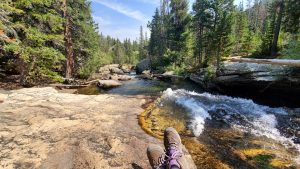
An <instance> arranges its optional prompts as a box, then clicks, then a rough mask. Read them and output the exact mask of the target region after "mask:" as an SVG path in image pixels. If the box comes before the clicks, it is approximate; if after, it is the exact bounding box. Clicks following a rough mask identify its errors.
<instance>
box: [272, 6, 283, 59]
mask: <svg viewBox="0 0 300 169" xmlns="http://www.w3.org/2000/svg"><path fill="white" fill-rule="evenodd" d="M283 8H284V2H283V0H281V1H280V4H279V12H278V17H277V21H276V25H275V30H274V39H273V43H272V47H271V57H275V56H276V54H277V45H278V37H279V33H280V27H281V22H282V15H283Z"/></svg>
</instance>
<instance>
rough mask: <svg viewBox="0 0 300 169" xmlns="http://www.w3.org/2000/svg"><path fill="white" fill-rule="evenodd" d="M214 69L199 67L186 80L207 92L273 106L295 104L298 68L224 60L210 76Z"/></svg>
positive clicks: (299, 92) (299, 78)
mask: <svg viewBox="0 0 300 169" xmlns="http://www.w3.org/2000/svg"><path fill="white" fill-rule="evenodd" d="M214 72H216V70H215V68H207V69H199V70H198V72H196V73H192V74H191V75H190V79H191V80H192V81H194V82H196V83H198V84H199V85H201V87H203V88H204V89H205V90H207V91H210V92H216V91H217V92H219V93H221V94H225V95H230V96H238V97H246V98H250V99H253V100H255V101H256V102H257V103H259V104H266V105H271V106H274V107H283V106H286V107H298V106H299V104H300V100H299V99H297V98H298V96H299V95H300V76H299V72H300V69H299V68H291V67H287V66H278V65H269V64H256V63H231V62H224V67H223V68H222V70H221V71H219V72H218V73H217V75H216V77H214V76H213V75H214Z"/></svg>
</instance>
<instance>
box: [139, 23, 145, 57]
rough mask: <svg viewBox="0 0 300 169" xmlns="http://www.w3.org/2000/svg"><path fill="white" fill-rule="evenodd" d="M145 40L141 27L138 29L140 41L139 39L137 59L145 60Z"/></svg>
mask: <svg viewBox="0 0 300 169" xmlns="http://www.w3.org/2000/svg"><path fill="white" fill-rule="evenodd" d="M145 58H146V56H145V40H144V31H143V26H141V27H140V39H139V59H140V60H142V59H145Z"/></svg>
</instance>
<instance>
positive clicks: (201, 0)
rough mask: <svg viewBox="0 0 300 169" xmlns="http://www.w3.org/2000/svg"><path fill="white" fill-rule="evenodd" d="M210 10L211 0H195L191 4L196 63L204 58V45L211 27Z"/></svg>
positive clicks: (201, 61) (211, 17)
mask: <svg viewBox="0 0 300 169" xmlns="http://www.w3.org/2000/svg"><path fill="white" fill-rule="evenodd" d="M210 10H211V1H208V0H196V2H195V3H194V4H193V20H192V21H193V30H194V32H195V35H196V55H197V57H196V58H197V59H198V63H199V64H200V65H201V64H203V62H204V60H205V47H206V46H207V43H208V40H207V37H208V36H207V35H208V32H209V31H210V29H212V24H213V20H212V19H213V16H212V14H211V13H210V12H209V11H210Z"/></svg>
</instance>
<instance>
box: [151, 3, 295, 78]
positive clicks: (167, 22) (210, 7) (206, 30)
mask: <svg viewBox="0 0 300 169" xmlns="http://www.w3.org/2000/svg"><path fill="white" fill-rule="evenodd" d="M233 1H234V0H196V1H195V3H194V4H193V7H192V11H191V12H189V9H188V6H189V5H188V0H162V1H161V5H160V8H157V9H156V11H155V14H154V16H153V19H152V21H151V22H150V23H149V28H150V30H151V36H150V41H149V46H148V50H149V58H150V59H151V62H152V66H153V68H154V69H170V70H176V71H178V72H182V71H183V70H184V69H186V68H188V67H199V66H200V67H206V66H209V65H216V66H217V68H218V69H219V68H220V67H221V61H222V59H223V58H225V57H228V56H230V55H242V56H247V57H250V56H252V57H260V58H276V57H277V58H293V59H300V52H299V51H300V41H299V28H300V23H299V22H300V10H299V9H300V1H299V0H247V1H244V2H245V3H246V4H243V3H241V4H240V5H238V6H235V5H234V4H233ZM244 6H245V7H246V8H244Z"/></svg>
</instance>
